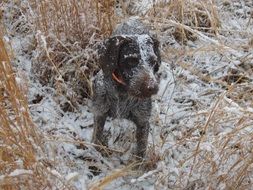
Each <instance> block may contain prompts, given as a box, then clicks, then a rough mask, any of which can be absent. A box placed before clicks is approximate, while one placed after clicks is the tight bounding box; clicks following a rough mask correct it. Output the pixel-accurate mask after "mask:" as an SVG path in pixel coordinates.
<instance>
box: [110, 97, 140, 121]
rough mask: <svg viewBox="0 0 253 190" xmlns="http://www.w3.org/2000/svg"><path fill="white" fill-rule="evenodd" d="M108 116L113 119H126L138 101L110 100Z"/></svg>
mask: <svg viewBox="0 0 253 190" xmlns="http://www.w3.org/2000/svg"><path fill="white" fill-rule="evenodd" d="M110 103H111V107H110V116H111V117H113V118H128V117H129V115H130V113H131V111H132V110H134V109H135V108H136V106H137V105H138V101H137V100H135V99H120V98H116V99H112V100H110Z"/></svg>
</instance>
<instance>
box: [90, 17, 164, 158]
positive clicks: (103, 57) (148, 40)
mask: <svg viewBox="0 0 253 190" xmlns="http://www.w3.org/2000/svg"><path fill="white" fill-rule="evenodd" d="M160 62H161V58H160V52H159V43H158V41H157V40H156V39H155V38H153V37H151V35H150V33H149V30H148V29H147V27H146V26H144V24H143V23H142V22H141V21H140V20H139V19H138V18H132V19H129V20H128V21H127V22H125V23H123V24H121V25H119V26H118V27H117V28H116V30H115V31H114V33H113V35H112V37H110V38H109V39H107V40H106V41H105V42H104V45H103V47H102V50H101V51H100V66H101V68H102V72H99V73H98V74H97V75H96V77H95V80H94V85H93V90H94V96H93V113H94V132H93V143H95V144H100V145H107V142H106V139H105V137H104V134H103V130H104V124H105V121H106V118H107V117H112V118H116V117H119V118H126V119H129V120H131V121H133V122H134V123H135V124H136V128H137V129H136V142H137V147H136V152H134V155H136V156H137V157H139V158H143V157H145V153H146V148H147V142H148V134H149V128H150V125H149V118H150V115H151V108H152V104H151V103H152V102H151V96H152V95H154V94H156V93H157V91H158V80H157V77H156V75H155V73H156V72H157V71H158V69H159V66H160Z"/></svg>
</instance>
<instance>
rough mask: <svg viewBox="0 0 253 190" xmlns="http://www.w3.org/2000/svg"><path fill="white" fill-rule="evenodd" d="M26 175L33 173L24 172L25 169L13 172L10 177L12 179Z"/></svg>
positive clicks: (29, 171)
mask: <svg viewBox="0 0 253 190" xmlns="http://www.w3.org/2000/svg"><path fill="white" fill-rule="evenodd" d="M24 174H29V175H32V174H33V171H31V170H24V169H16V170H14V171H13V172H11V173H10V174H9V176H10V177H15V176H19V175H24Z"/></svg>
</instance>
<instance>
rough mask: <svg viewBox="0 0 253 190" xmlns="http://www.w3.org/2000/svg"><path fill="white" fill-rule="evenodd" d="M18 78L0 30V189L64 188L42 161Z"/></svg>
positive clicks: (37, 134) (40, 144) (38, 139)
mask: <svg viewBox="0 0 253 190" xmlns="http://www.w3.org/2000/svg"><path fill="white" fill-rule="evenodd" d="M1 32H2V31H1ZM17 81H20V80H19V78H18V76H17V74H16V73H15V72H14V70H13V69H12V66H11V59H10V57H9V55H8V53H7V50H6V48H5V44H4V41H3V37H2V34H1V35H0V121H1V122H0V189H8V190H12V189H20V188H22V189H36V188H38V189H42V188H49V189H51V188H53V187H62V188H67V186H68V185H65V182H62V181H61V179H60V178H59V177H58V176H54V175H53V174H52V173H51V171H50V168H49V167H48V166H47V165H46V164H45V163H46V162H47V156H46V154H45V153H44V147H43V137H42V136H41V134H40V132H39V131H38V128H37V127H36V126H35V125H34V123H33V121H32V118H31V117H30V111H29V108H28V102H27V98H26V94H24V92H25V91H24V90H23V89H21V88H20V87H22V85H21V84H18V83H17ZM41 158H42V159H41ZM50 178H51V179H52V178H53V179H55V182H56V183H55V182H52V181H50V180H51V179H50Z"/></svg>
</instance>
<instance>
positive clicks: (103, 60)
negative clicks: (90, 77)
mask: <svg viewBox="0 0 253 190" xmlns="http://www.w3.org/2000/svg"><path fill="white" fill-rule="evenodd" d="M129 40H130V39H129V38H128V37H125V36H113V37H111V38H109V39H107V40H106V41H105V42H104V44H103V47H102V48H101V49H100V51H99V62H100V67H101V68H102V70H103V73H104V75H111V74H112V72H113V71H114V70H115V69H116V68H117V65H118V59H119V52H120V48H121V47H122V45H123V44H124V43H127V42H129Z"/></svg>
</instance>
